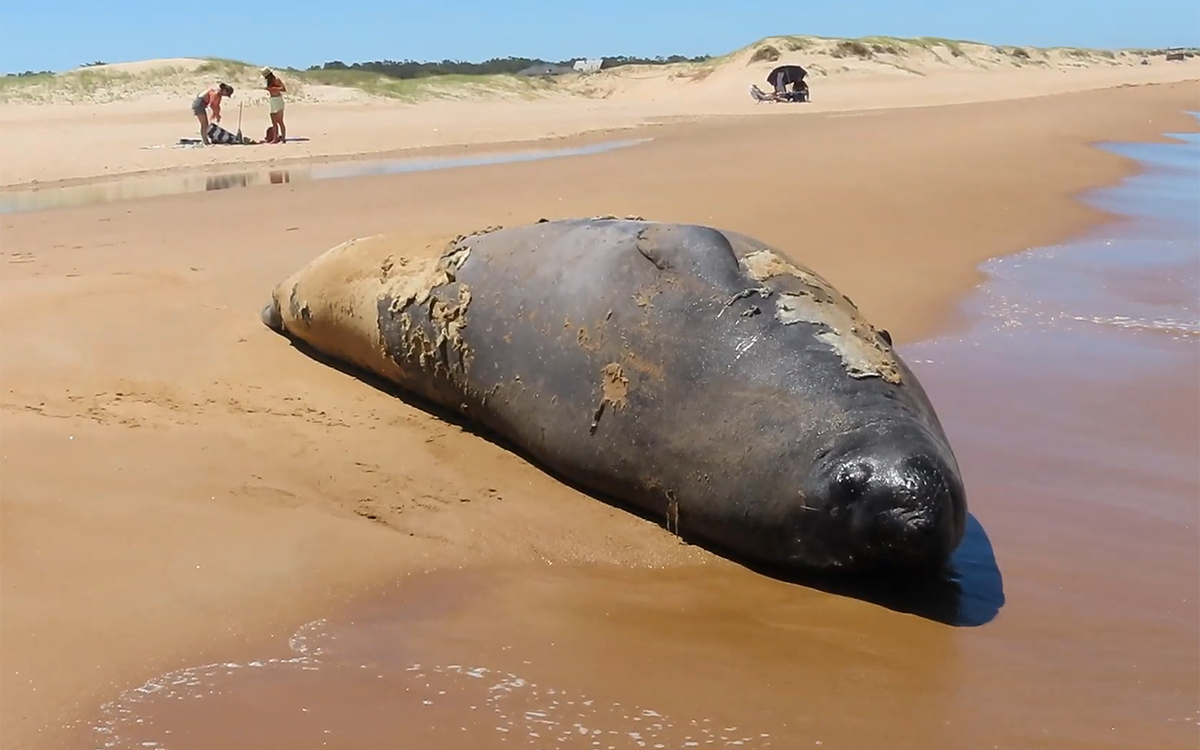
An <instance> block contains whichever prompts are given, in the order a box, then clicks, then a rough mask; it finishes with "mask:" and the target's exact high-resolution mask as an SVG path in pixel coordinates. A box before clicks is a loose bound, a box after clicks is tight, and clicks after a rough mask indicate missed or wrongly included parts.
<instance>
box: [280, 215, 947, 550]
mask: <svg viewBox="0 0 1200 750" xmlns="http://www.w3.org/2000/svg"><path fill="white" fill-rule="evenodd" d="M414 250H415V251H417V252H416V253H414V252H413V251H414ZM422 255H423V256H424V257H423V258H422V257H421V256H422ZM262 319H263V322H264V323H265V324H266V325H267V326H269V327H270V328H272V329H274V330H276V331H278V332H280V333H282V334H285V335H286V336H288V337H291V338H294V339H298V340H300V341H302V342H304V343H306V344H308V345H309V346H310V347H312V348H313V349H315V350H316V351H318V352H320V353H322V354H324V355H325V356H328V357H332V358H335V359H336V360H340V361H342V362H344V363H349V364H351V365H353V366H355V367H358V368H361V369H362V370H366V371H370V372H373V373H375V374H376V375H378V376H381V377H382V378H384V379H386V380H388V381H391V382H392V383H394V384H395V385H397V386H399V387H400V389H401V390H403V391H407V392H410V393H413V394H416V395H418V396H420V397H423V398H424V399H426V400H428V401H430V402H433V403H435V404H438V405H440V406H442V407H445V408H448V409H449V410H451V411H452V412H456V413H458V414H460V415H462V416H463V417H465V418H466V419H468V420H469V421H470V422H472V423H474V424H477V425H480V426H482V427H484V428H486V429H488V430H490V431H492V432H493V433H495V434H497V435H499V436H501V437H503V438H505V439H507V440H508V441H509V442H510V443H512V444H513V445H515V446H517V447H519V448H520V449H522V450H523V451H524V452H526V453H527V454H528V455H530V456H532V457H533V458H534V459H535V460H537V461H538V462H540V463H541V464H542V465H543V466H544V467H547V468H549V469H551V470H552V471H554V472H557V473H558V474H559V475H560V476H562V477H564V478H566V479H568V480H571V481H573V482H574V483H575V484H577V485H579V486H582V487H584V488H586V489H588V490H590V491H592V492H593V493H594V494H596V495H598V496H601V497H608V498H610V499H615V500H619V501H624V502H625V503H626V504H627V507H628V506H633V507H635V508H637V509H639V510H641V511H642V512H643V514H645V515H649V516H650V517H652V518H657V519H659V520H660V522H662V523H665V526H666V528H667V529H668V530H670V531H672V532H674V533H676V534H678V535H679V536H680V537H681V538H683V539H684V540H686V541H691V542H696V543H699V544H701V545H702V546H706V547H708V548H709V549H710V550H711V551H717V552H718V553H719V554H722V552H721V551H722V550H724V551H725V552H726V553H729V554H727V555H726V556H729V557H740V558H742V559H743V560H746V561H750V562H753V563H757V564H759V565H761V566H769V567H777V568H778V567H786V568H792V569H799V570H808V571H816V570H821V569H825V570H830V569H837V570H859V571H862V570H872V569H873V570H880V569H886V570H891V571H898V570H906V571H910V572H911V571H914V570H922V569H924V570H928V569H935V568H939V569H940V568H941V567H942V566H943V564H944V563H946V561H947V560H948V558H949V556H950V554H951V552H952V551H953V550H954V549H955V548H956V547H957V545H958V544H959V542H960V541H961V539H962V537H963V534H964V529H965V524H966V520H967V507H966V499H965V496H964V495H965V492H964V487H963V482H962V479H961V477H960V472H959V468H958V464H957V461H956V459H955V456H954V453H953V451H952V450H951V447H950V444H949V442H948V440H947V438H946V436H945V434H944V432H943V430H942V427H941V425H940V423H939V421H938V418H937V416H936V414H935V412H934V408H933V406H932V405H931V403H930V402H929V399H928V398H927V396H926V394H925V392H924V390H923V389H922V387H921V385H920V384H919V383H918V382H917V379H916V377H915V376H914V375H913V373H912V372H911V371H910V370H909V368H908V367H907V366H906V364H905V363H904V362H903V361H902V360H901V358H900V356H899V355H898V354H897V353H896V352H895V350H894V349H893V348H892V344H891V338H890V336H889V335H888V334H887V333H886V332H885V331H881V330H878V329H876V328H874V327H873V326H872V325H871V324H870V323H869V322H867V321H866V320H864V318H863V316H862V315H861V314H860V312H859V310H858V308H857V307H855V305H854V304H853V303H852V302H851V301H850V300H849V299H847V298H846V297H845V296H844V295H842V294H841V293H839V292H838V291H837V290H836V289H834V288H833V287H832V286H831V285H830V284H829V283H828V282H827V281H826V280H825V279H823V278H822V277H820V276H819V275H817V274H816V273H814V272H813V271H811V270H808V269H806V268H803V267H801V266H799V265H796V264H794V263H792V262H789V261H788V260H787V259H786V258H785V257H784V256H783V255H782V254H780V253H778V252H777V251H775V250H774V249H772V248H771V247H768V246H767V245H765V244H763V243H762V242H760V241H758V240H756V239H753V238H751V237H748V236H745V235H742V234H738V233H735V232H729V231H722V230H718V229H715V228H711V227H707V226H699V225H691V224H671V223H658V222H650V221H644V220H640V219H636V218H634V219H618V218H616V217H598V218H593V219H563V220H557V221H546V220H542V221H540V222H538V223H536V224H530V225H524V226H517V227H510V228H489V229H486V230H483V231H481V232H476V233H473V234H469V235H461V236H459V237H456V238H454V239H453V240H451V241H450V242H449V243H448V244H447V245H446V246H445V248H444V250H443V251H441V253H440V255H439V254H438V251H437V249H433V250H430V249H429V248H426V249H425V250H424V251H422V249H421V248H417V247H412V245H411V244H409V245H408V246H406V244H405V242H404V241H403V240H400V239H397V238H393V237H390V236H388V235H381V236H375V237H369V238H363V239H357V240H352V241H349V242H346V243H344V244H342V245H339V246H337V247H335V248H333V249H331V250H328V251H327V252H325V253H324V254H322V255H320V256H319V257H317V258H316V259H314V260H313V261H312V262H311V263H310V264H308V265H307V266H306V267H304V268H302V269H300V270H299V271H297V272H296V273H294V274H293V275H292V276H290V277H288V278H287V279H285V280H284V281H282V282H281V283H280V284H279V285H278V286H276V287H275V289H274V290H273V293H272V296H271V300H270V302H269V303H268V304H267V305H266V306H265V307H264V308H263V310H262Z"/></svg>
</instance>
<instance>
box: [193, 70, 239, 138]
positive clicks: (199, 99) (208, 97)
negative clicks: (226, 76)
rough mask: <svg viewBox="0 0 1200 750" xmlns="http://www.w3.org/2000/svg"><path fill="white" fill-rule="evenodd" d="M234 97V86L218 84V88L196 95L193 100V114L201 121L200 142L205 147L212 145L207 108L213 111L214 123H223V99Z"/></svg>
mask: <svg viewBox="0 0 1200 750" xmlns="http://www.w3.org/2000/svg"><path fill="white" fill-rule="evenodd" d="M225 96H233V86H230V85H229V84H228V83H221V84H218V85H217V87H216V88H215V89H214V88H210V89H208V90H207V91H204V92H202V93H200V94H197V95H196V98H195V99H193V100H192V114H193V115H195V116H196V119H197V120H199V121H200V140H201V141H202V142H203V143H204V145H205V146H211V145H212V144H211V143H210V142H209V140H208V113H207V112H206V111H205V109H206V108H208V109H211V110H212V115H213V116H212V121H213V122H220V121H221V97H225Z"/></svg>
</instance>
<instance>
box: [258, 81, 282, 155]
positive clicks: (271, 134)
mask: <svg viewBox="0 0 1200 750" xmlns="http://www.w3.org/2000/svg"><path fill="white" fill-rule="evenodd" d="M261 72H262V76H263V78H264V79H265V80H266V82H267V86H266V88H267V93H268V94H269V95H270V96H268V97H267V104H268V105H269V106H270V112H271V127H270V129H268V130H267V142H268V143H283V142H284V140H286V138H287V126H286V125H284V124H283V92H285V91H287V86H284V85H283V81H281V80H279V77H278V76H276V75H275V71H273V70H271V69H270V68H263V69H262V71H261Z"/></svg>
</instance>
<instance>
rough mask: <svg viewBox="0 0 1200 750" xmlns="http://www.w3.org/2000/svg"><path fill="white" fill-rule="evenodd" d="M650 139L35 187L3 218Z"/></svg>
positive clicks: (2, 207) (11, 196) (1, 204)
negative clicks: (159, 197) (126, 201)
mask: <svg viewBox="0 0 1200 750" xmlns="http://www.w3.org/2000/svg"><path fill="white" fill-rule="evenodd" d="M649 140H650V139H649V138H641V139H633V140H620V141H605V142H601V143H595V144H591V145H589V146H580V147H577V148H561V149H529V150H525V151H512V152H505V153H499V154H480V155H473V156H463V157H453V158H452V157H427V158H409V159H386V160H362V161H344V162H329V163H325V164H304V165H299V166H295V167H289V168H287V169H270V168H255V169H247V170H244V171H238V172H229V173H221V174H213V173H207V172H191V173H171V174H160V175H143V176H138V177H126V178H122V179H119V180H105V181H101V182H94V183H87V184H83V185H66V186H59V187H31V188H21V189H17V190H4V191H0V214H5V213H18V212H24V211H39V210H44V209H50V208H67V207H71V206H82V205H87V204H91V203H106V202H111V201H123V200H133V199H137V198H150V197H155V196H161V195H175V194H179V193H195V192H207V191H211V190H227V189H229V188H237V187H251V186H254V185H286V184H289V183H291V182H293V181H296V182H305V181H310V180H333V179H342V178H346V177H363V176H368V175H386V174H401V173H405V172H425V171H431V170H438V169H456V168H462V167H476V166H485V165H489V164H506V163H512V162H525V161H538V160H541V159H556V158H563V157H567V156H584V155H588V154H598V153H603V152H605V151H611V150H613V149H618V148H627V147H630V146H636V145H639V144H642V143H646V142H648V141H649Z"/></svg>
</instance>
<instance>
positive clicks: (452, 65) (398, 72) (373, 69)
mask: <svg viewBox="0 0 1200 750" xmlns="http://www.w3.org/2000/svg"><path fill="white" fill-rule="evenodd" d="M711 57H712V56H711V55H697V56H695V57H686V56H684V55H670V56H668V57H663V56H661V55H660V56H658V57H629V56H626V55H621V56H617V57H605V58H604V62H603V63H602V64H601V65H600V67H601V69H605V68H617V67H620V66H622V65H670V64H672V63H682V62H704V61H706V60H709V59H711ZM580 59H583V58H580V57H572V58H570V59H569V60H560V61H557V62H554V61H550V60H540V59H538V58H532V57H495V58H492V59H491V60H485V61H483V62H478V63H476V62H465V61H462V60H442V61H441V62H417V61H415V60H403V61H396V60H377V61H374V62H356V63H350V64H349V65H347V64H346V63H344V62H342V61H341V60H333V61H332V62H327V63H325V64H324V65H312V66H310V67H309V68H308V69H309V70H310V71H318V70H361V71H364V72H367V73H376V74H378V75H384V76H388V77H390V78H427V77H430V76H444V75H473V76H478V75H502V74H505V73H507V74H509V75H512V74H515V73H518V72H520V71H522V70H525V69H527V68H531V67H536V66H555V67H558V66H565V67H568V68H569V67H571V65H572V64H573V63H574V62H575V61H576V60H580Z"/></svg>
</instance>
